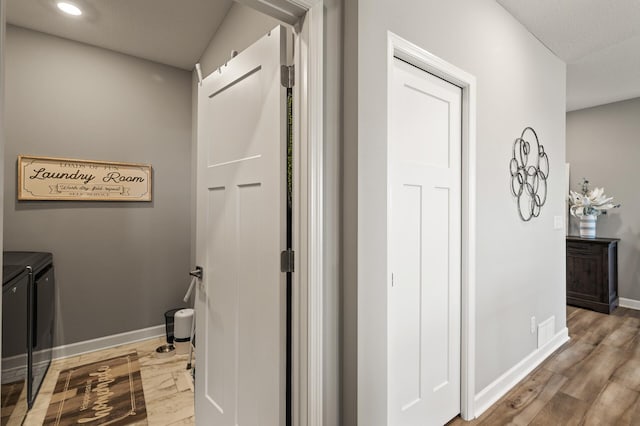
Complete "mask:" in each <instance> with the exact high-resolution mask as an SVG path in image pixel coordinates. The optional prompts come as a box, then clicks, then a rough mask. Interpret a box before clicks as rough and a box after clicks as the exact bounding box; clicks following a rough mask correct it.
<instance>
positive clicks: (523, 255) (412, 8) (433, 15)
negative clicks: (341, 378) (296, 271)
mask: <svg viewBox="0 0 640 426" xmlns="http://www.w3.org/2000/svg"><path fill="white" fill-rule="evenodd" d="M357 16H358V23H357V24H358V95H357V96H358V136H357V140H358V146H357V149H358V164H357V167H358V236H357V244H358V261H357V268H358V269H357V274H358V275H357V282H358V284H357V292H358V306H357V309H358V319H357V321H358V337H357V338H358V401H359V402H358V404H359V405H358V423H359V424H366V425H368V426H374V425H382V424H385V423H386V418H387V412H386V411H387V409H386V396H387V395H386V389H387V386H386V385H387V364H386V363H387V356H386V353H387V349H386V348H387V346H386V345H387V336H386V327H387V277H388V272H389V271H388V270H387V258H386V247H387V217H386V211H387V195H386V193H387V151H386V134H387V97H386V91H387V88H386V83H387V68H386V67H387V63H386V61H387V56H386V55H387V31H392V32H394V33H396V34H397V35H399V36H400V37H402V38H404V39H407V40H409V41H411V42H413V43H415V44H417V45H418V46H420V47H422V48H424V49H426V50H427V51H429V52H431V53H433V54H435V55H436V56H439V57H441V58H442V59H444V60H446V61H448V62H450V63H452V64H453V65H455V66H457V67H459V68H461V69H463V70H465V71H467V72H469V73H471V74H473V75H475V77H476V78H477V83H478V86H477V87H478V103H477V109H478V115H477V156H478V157H477V188H478V189H477V203H478V205H477V213H478V215H477V247H476V249H477V276H476V283H477V290H476V293H477V299H476V312H477V316H476V324H477V338H476V344H477V353H476V392H479V391H481V390H482V389H483V388H485V387H486V386H487V385H489V384H490V383H492V382H493V381H494V380H496V379H497V378H498V377H500V376H501V375H502V374H504V373H505V372H506V371H507V370H509V369H510V368H511V367H513V366H514V365H516V364H517V363H518V362H519V361H521V360H522V359H523V358H525V357H526V356H527V355H529V354H530V353H532V352H533V351H534V350H535V349H536V337H535V335H534V334H531V333H530V331H529V324H530V317H531V316H536V318H538V319H539V320H544V319H546V318H548V317H550V316H551V315H555V317H556V332H558V331H560V330H561V329H563V328H564V327H565V249H564V232H563V231H561V230H560V231H559V230H554V229H553V216H554V215H558V216H562V215H563V211H564V190H563V187H564V161H565V142H564V141H565V113H564V106H565V65H564V63H562V62H561V61H560V60H559V59H557V58H556V57H555V56H554V55H553V54H552V53H551V52H549V51H548V50H547V49H546V48H545V47H544V46H543V45H542V44H541V43H540V42H539V41H537V40H536V39H535V37H533V36H532V35H531V34H529V33H528V32H527V30H526V29H525V28H524V27H522V26H521V25H520V24H519V23H518V22H517V21H516V20H515V19H514V18H513V17H512V16H511V15H510V14H508V13H507V12H506V11H505V10H504V9H502V8H501V7H500V6H499V5H498V4H497V3H496V2H494V1H492V0H474V1H468V0H449V1H446V2H443V1H438V0H393V1H392V0H359V2H358V14H357ZM525 126H533V127H534V128H535V129H536V131H537V132H538V135H539V137H540V138H541V143H542V144H544V146H545V148H546V151H547V153H548V155H549V158H550V162H551V174H550V178H549V191H550V192H549V200H548V201H547V204H546V205H545V206H544V208H543V211H542V215H541V217H540V218H538V219H535V220H533V221H532V222H529V223H524V222H522V221H521V220H520V219H519V217H518V214H517V212H516V205H515V200H514V198H513V197H512V195H511V193H510V190H509V183H510V175H509V160H510V157H511V148H512V144H513V141H514V139H515V138H516V137H519V135H520V133H521V131H522V129H523V128H524V127H525ZM350 142H351V141H346V143H350ZM345 167H347V166H345ZM345 285H353V283H345Z"/></svg>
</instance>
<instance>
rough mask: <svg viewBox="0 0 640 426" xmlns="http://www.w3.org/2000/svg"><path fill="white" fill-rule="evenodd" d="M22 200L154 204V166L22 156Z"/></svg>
mask: <svg viewBox="0 0 640 426" xmlns="http://www.w3.org/2000/svg"><path fill="white" fill-rule="evenodd" d="M18 200H75V201H92V200H93V201H151V165H150V164H136V163H113V162H107V161H93V160H73V159H69V158H52V157H33V156H29V155H19V156H18Z"/></svg>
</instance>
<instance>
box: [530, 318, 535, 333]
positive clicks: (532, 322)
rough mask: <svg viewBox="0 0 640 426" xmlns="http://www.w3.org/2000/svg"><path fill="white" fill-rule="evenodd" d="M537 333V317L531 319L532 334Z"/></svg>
mask: <svg viewBox="0 0 640 426" xmlns="http://www.w3.org/2000/svg"><path fill="white" fill-rule="evenodd" d="M535 332H536V317H531V334H533V333H535Z"/></svg>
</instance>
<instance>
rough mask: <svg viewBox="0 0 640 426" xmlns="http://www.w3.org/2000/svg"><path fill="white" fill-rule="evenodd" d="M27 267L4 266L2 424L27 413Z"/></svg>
mask: <svg viewBox="0 0 640 426" xmlns="http://www.w3.org/2000/svg"><path fill="white" fill-rule="evenodd" d="M28 293H29V275H28V273H27V270H26V269H25V268H22V267H19V266H15V265H4V266H3V268H2V385H1V388H2V392H1V393H2V399H1V402H2V417H1V418H0V424H1V425H2V426H14V425H21V424H22V421H23V419H24V417H25V416H26V415H27V410H28V409H29V407H28V402H27V392H28V391H27V388H28V386H27V376H28V356H29V355H28V352H29V349H28V346H29V345H28V343H27V338H28V324H27V323H28V300H29V299H28V297H29V294H28Z"/></svg>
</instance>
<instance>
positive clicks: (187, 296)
mask: <svg viewBox="0 0 640 426" xmlns="http://www.w3.org/2000/svg"><path fill="white" fill-rule="evenodd" d="M197 279H198V277H193V278H191V284H189V290H187V294H185V295H184V299H182V300H184V301H185V303H186V302H188V301H189V297H190V296H191V292H192V291H193V287H194V286H195V285H196V280H197Z"/></svg>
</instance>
